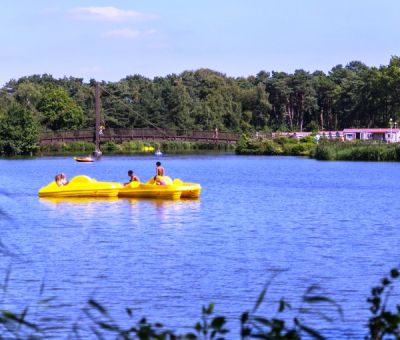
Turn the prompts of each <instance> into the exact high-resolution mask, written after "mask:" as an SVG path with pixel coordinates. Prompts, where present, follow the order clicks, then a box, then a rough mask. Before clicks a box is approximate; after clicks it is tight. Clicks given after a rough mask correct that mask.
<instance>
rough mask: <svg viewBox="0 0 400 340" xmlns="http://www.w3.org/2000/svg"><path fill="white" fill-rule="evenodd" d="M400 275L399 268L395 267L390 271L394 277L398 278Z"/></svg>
mask: <svg viewBox="0 0 400 340" xmlns="http://www.w3.org/2000/svg"><path fill="white" fill-rule="evenodd" d="M399 275H400V273H399V270H398V269H396V268H393V269H392V270H391V271H390V276H391V277H392V278H393V279H397V278H398V277H399Z"/></svg>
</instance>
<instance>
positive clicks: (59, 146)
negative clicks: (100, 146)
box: [39, 142, 95, 154]
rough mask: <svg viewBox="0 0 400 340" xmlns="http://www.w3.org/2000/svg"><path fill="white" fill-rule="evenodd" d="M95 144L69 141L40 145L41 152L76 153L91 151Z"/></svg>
mask: <svg viewBox="0 0 400 340" xmlns="http://www.w3.org/2000/svg"><path fill="white" fill-rule="evenodd" d="M94 149H95V144H94V143H91V142H70V143H54V144H47V145H41V146H40V150H39V151H40V153H42V154H53V153H57V154H76V153H82V154H86V153H92V152H93V150H94Z"/></svg>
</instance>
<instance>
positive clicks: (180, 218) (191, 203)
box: [123, 198, 201, 228]
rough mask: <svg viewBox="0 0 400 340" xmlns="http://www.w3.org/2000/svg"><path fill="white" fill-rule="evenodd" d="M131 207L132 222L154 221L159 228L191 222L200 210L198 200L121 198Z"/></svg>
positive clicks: (173, 226) (175, 226) (174, 226)
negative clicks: (141, 220)
mask: <svg viewBox="0 0 400 340" xmlns="http://www.w3.org/2000/svg"><path fill="white" fill-rule="evenodd" d="M123 200H124V201H126V202H127V203H128V204H129V205H130V206H131V208H132V209H131V219H132V222H137V221H138V220H140V219H143V218H144V219H153V218H154V219H155V220H156V221H158V224H159V225H160V226H161V227H166V228H177V227H180V226H182V225H183V224H185V223H188V222H190V221H191V220H193V218H194V216H195V215H198V214H197V213H196V212H199V211H200V209H201V204H200V199H198V198H197V199H191V200H188V199H185V200H183V199H180V200H160V199H138V198H123Z"/></svg>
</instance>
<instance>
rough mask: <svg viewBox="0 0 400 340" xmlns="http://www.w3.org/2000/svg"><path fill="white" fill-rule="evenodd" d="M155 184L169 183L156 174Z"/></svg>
mask: <svg viewBox="0 0 400 340" xmlns="http://www.w3.org/2000/svg"><path fill="white" fill-rule="evenodd" d="M154 184H156V185H167V183H165V181H164V180H162V179H161V178H158V176H154Z"/></svg>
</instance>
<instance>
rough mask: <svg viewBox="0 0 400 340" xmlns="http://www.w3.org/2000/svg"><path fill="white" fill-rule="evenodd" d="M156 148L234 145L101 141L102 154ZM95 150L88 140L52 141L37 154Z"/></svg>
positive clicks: (179, 149) (225, 149)
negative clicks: (52, 142)
mask: <svg viewBox="0 0 400 340" xmlns="http://www.w3.org/2000/svg"><path fill="white" fill-rule="evenodd" d="M157 149H160V150H161V152H163V153H165V154H174V153H186V152H202V151H223V152H233V151H234V150H235V146H234V145H232V144H227V143H214V142H213V143H202V142H183V141H164V142H142V141H130V142H123V143H116V142H113V141H110V142H105V143H101V151H102V153H103V154H104V155H130V154H137V155H140V154H153V153H154V152H155V151H156V150H157ZM93 150H95V144H94V143H90V142H71V143H54V144H47V145H42V146H40V148H39V150H38V152H37V153H38V154H39V155H75V154H77V153H79V154H91V153H92V152H93Z"/></svg>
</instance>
